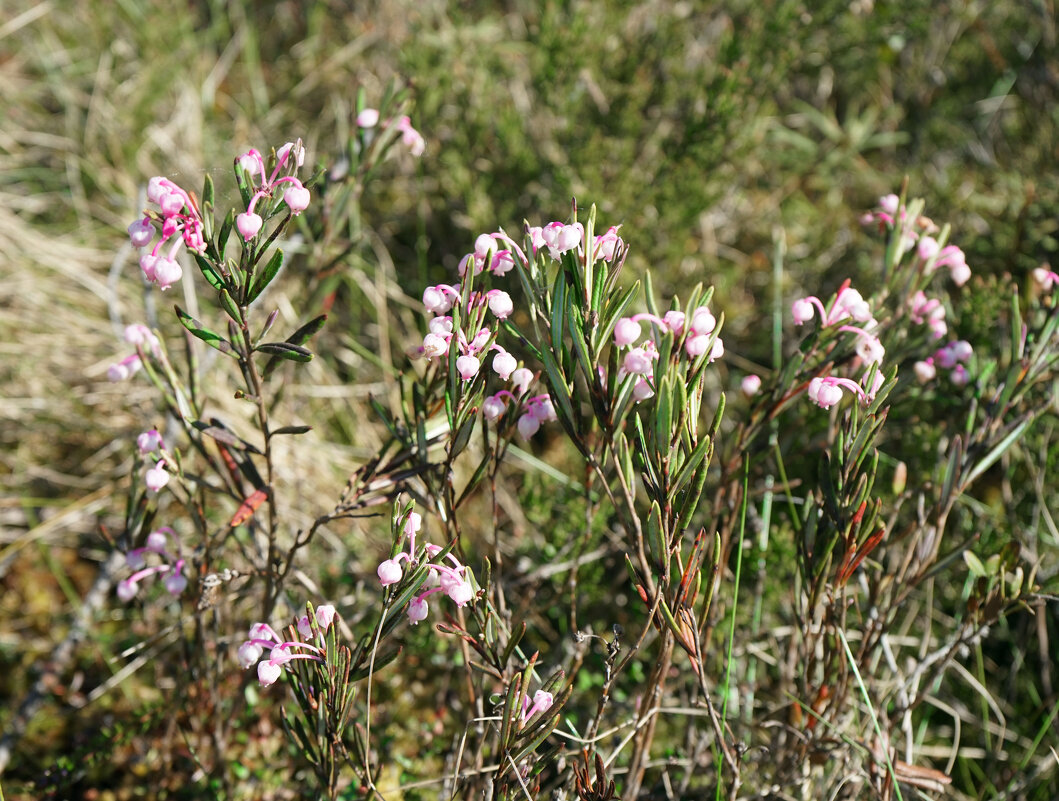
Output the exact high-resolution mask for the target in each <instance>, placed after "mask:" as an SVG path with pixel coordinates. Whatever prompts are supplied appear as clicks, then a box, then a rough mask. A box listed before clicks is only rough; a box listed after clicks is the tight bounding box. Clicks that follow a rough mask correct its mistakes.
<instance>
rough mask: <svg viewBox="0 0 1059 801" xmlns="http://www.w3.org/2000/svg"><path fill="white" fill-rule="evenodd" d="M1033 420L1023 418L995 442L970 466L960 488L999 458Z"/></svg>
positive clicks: (969, 483) (1017, 439)
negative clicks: (989, 449) (991, 447)
mask: <svg viewBox="0 0 1059 801" xmlns="http://www.w3.org/2000/svg"><path fill="white" fill-rule="evenodd" d="M1031 422H1033V421H1032V420H1031V419H1030V418H1027V419H1025V420H1023V421H1022V422H1021V423H1019V424H1018V425H1017V426H1015V427H1014V428H1013V429H1012V430H1011V431H1010V432H1009V433H1008V435H1007V436H1006V437H1004V439H1002V440H1001V441H1000V442H998V443H997V444H996V446H995V447H994V448H993V449H992V450H991V451H989V453H988V454H986V456H985V458H984V459H982V461H980V462H979V463H978V464H976V465H975V466H974V467H972V468H971V471H970V472H969V473H968V474H967V478H965V479H964V480H963V482H962V483H961V489H962V488H966V487H969V486H970V485H971V484H972V483H973V482H974V481H975V479H977V478H978V477H979V476H980V475H982V473H984V472H985V471H986V470H988V469H989V468H990V467H992V466H993V464H994V463H995V462H996V460H997V459H999V458H1000V457H1001V456H1003V455H1004V453H1005V452H1006V451H1007V450H1008V449H1009V448H1010V447H1011V446H1012V445H1014V444H1015V443H1016V442H1018V441H1019V439H1020V438H1021V437H1022V435H1023V434H1024V433H1026V429H1027V428H1029V427H1030V423H1031Z"/></svg>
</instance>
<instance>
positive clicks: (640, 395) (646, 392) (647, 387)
mask: <svg viewBox="0 0 1059 801" xmlns="http://www.w3.org/2000/svg"><path fill="white" fill-rule="evenodd" d="M654 394H655V391H654V389H653V388H652V387H651V384H650V383H649V382H648V381H647V379H645V378H641V379H639V380H637V382H636V383H635V384H634V385H633V388H632V399H633V400H634V401H636V402H637V403H640V402H641V401H645V400H647V399H648V398H653V397H654Z"/></svg>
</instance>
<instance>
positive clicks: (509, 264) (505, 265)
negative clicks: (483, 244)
mask: <svg viewBox="0 0 1059 801" xmlns="http://www.w3.org/2000/svg"><path fill="white" fill-rule="evenodd" d="M513 269H515V258H514V256H512V255H511V251H510V250H498V251H497V252H496V254H495V255H494V256H493V260H492V261H491V262H489V270H490V272H492V274H493V275H497V276H501V275H506V274H507V273H509V272H510V271H511V270H513Z"/></svg>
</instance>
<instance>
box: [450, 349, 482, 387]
mask: <svg viewBox="0 0 1059 801" xmlns="http://www.w3.org/2000/svg"><path fill="white" fill-rule="evenodd" d="M481 366H482V363H481V362H480V361H478V357H477V356H466V355H465V356H460V357H459V358H458V359H456V372H458V373H459V374H460V378H462V379H463V380H464V381H470V380H471V379H472V378H474V377H475V376H476V375H478V370H479V369H481Z"/></svg>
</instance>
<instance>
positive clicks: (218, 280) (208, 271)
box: [195, 253, 224, 289]
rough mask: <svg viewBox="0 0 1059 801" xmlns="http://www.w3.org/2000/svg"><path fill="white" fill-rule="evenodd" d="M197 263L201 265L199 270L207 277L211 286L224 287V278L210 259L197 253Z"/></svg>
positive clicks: (215, 287)
mask: <svg viewBox="0 0 1059 801" xmlns="http://www.w3.org/2000/svg"><path fill="white" fill-rule="evenodd" d="M195 263H196V264H197V265H198V266H199V272H201V273H202V277H203V278H205V279H206V281H207V283H209V285H210V286H212V287H213V288H214V289H224V279H223V278H222V277H221V275H220V273H218V272H217V270H216V268H215V267H214V266H213V265H212V264H211V263H210V261H209V259H207V258H206V257H205V256H202V255H200V254H198V253H196V254H195Z"/></svg>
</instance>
